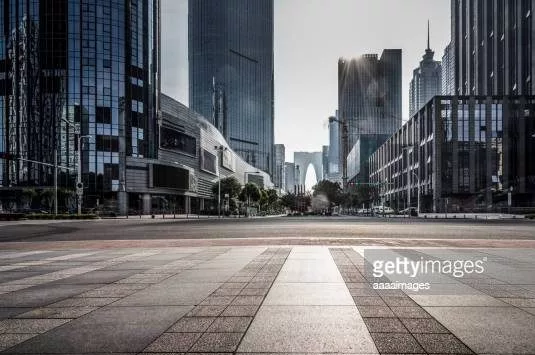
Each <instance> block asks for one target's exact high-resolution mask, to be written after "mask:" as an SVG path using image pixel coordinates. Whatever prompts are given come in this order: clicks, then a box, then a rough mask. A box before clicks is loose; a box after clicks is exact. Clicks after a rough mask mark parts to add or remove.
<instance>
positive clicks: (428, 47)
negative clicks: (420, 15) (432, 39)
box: [427, 20, 431, 51]
mask: <svg viewBox="0 0 535 355" xmlns="http://www.w3.org/2000/svg"><path fill="white" fill-rule="evenodd" d="M427 50H428V51H430V50H431V47H430V45H429V20H427Z"/></svg>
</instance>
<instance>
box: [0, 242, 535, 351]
mask: <svg viewBox="0 0 535 355" xmlns="http://www.w3.org/2000/svg"><path fill="white" fill-rule="evenodd" d="M381 250H382V251H383V252H388V253H395V254H396V253H397V254H396V255H405V254H407V253H408V254H410V253H424V254H425V255H428V256H429V255H437V253H439V254H440V253H442V252H444V253H454V252H453V251H452V250H451V248H449V249H443V250H442V251H440V250H438V249H432V250H426V249H421V250H411V249H403V250H401V249H396V250H393V249H388V248H382V249H381ZM368 251H369V250H368V248H366V247H360V248H357V247H355V248H351V247H347V248H345V247H343V248H340V247H336V248H331V247H327V246H318V247H300V246H296V247H208V248H156V249H133V248H125V249H123V248H111V249H99V250H96V249H90V250H62V251H54V250H34V251H16V250H11V251H6V250H3V251H0V319H3V320H0V351H2V350H5V353H9V354H18V353H25V354H47V353H59V354H80V353H95V354H98V353H110V352H113V353H129V354H137V353H143V354H147V353H153V354H155V353H170V352H173V353H244V354H245V353H272V354H273V353H278V354H288V353H333V354H334V353H345V354H349V353H351V354H379V353H381V354H394V353H411V354H431V353H433V354H436V353H441V354H452V353H456V354H473V353H478V354H503V353H514V354H533V353H535V342H533V339H535V280H534V278H533V277H532V275H533V271H534V270H535V263H534V260H535V251H534V250H533V249H527V250H526V249H524V250H518V251H511V250H502V249H494V250H480V251H477V252H476V251H474V250H471V252H475V253H481V254H484V255H486V256H488V263H489V269H487V271H486V273H485V274H483V275H481V277H477V278H474V277H472V278H466V279H464V280H462V281H458V280H451V279H448V280H446V279H440V278H439V279H437V280H435V283H436V284H437V285H441V286H444V287H456V288H458V290H462V292H461V291H459V292H456V293H454V294H452V293H447V294H444V295H441V294H433V293H431V294H413V293H407V292H403V291H400V290H376V289H374V288H373V284H372V282H371V280H370V279H369V276H368V275H367V274H366V271H365V269H364V265H365V261H366V260H365V259H364V256H366V255H369V254H366V253H367V252H368ZM465 251H466V249H465ZM458 253H459V255H461V254H463V253H464V252H463V251H458ZM422 255H423V254H422ZM455 255H457V254H455ZM490 266H493V267H490ZM452 285H453V286H452Z"/></svg>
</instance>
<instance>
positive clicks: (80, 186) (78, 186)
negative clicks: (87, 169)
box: [76, 135, 92, 215]
mask: <svg viewBox="0 0 535 355" xmlns="http://www.w3.org/2000/svg"><path fill="white" fill-rule="evenodd" d="M91 137H92V136H90V135H85V136H78V164H77V174H76V195H78V215H81V214H82V199H83V196H84V184H83V183H82V139H86V138H91Z"/></svg>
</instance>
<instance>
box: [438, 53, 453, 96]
mask: <svg viewBox="0 0 535 355" xmlns="http://www.w3.org/2000/svg"><path fill="white" fill-rule="evenodd" d="M453 49H454V47H453V44H452V43H451V42H450V43H448V45H447V46H446V48H445V49H444V55H443V56H442V63H441V64H442V65H441V67H442V75H441V81H442V90H441V92H442V95H455V92H456V89H455V53H454V50H453Z"/></svg>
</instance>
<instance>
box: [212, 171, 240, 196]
mask: <svg viewBox="0 0 535 355" xmlns="http://www.w3.org/2000/svg"><path fill="white" fill-rule="evenodd" d="M218 188H219V187H218V183H217V182H216V183H215V184H214V185H212V193H213V194H214V195H215V196H217V190H218ZM240 190H241V184H240V183H239V182H238V180H237V179H236V178H235V177H234V176H229V177H226V178H224V179H221V197H222V198H223V197H224V196H225V194H228V195H229V198H231V199H232V198H234V197H236V196H238V194H239V193H240Z"/></svg>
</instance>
